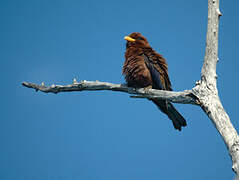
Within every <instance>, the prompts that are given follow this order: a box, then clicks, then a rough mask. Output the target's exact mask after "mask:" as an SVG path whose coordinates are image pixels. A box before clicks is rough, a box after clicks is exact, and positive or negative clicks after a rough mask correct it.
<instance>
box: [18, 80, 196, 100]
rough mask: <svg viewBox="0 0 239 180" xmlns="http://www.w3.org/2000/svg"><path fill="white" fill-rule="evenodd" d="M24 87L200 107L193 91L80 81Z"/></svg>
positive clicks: (29, 84)
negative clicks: (105, 92)
mask: <svg viewBox="0 0 239 180" xmlns="http://www.w3.org/2000/svg"><path fill="white" fill-rule="evenodd" d="M22 85H23V86H25V87H28V88H33V89H35V90H36V91H38V90H39V91H42V92H45V93H60V92H71V91H98V90H110V91H121V92H125V93H129V94H135V95H137V96H133V97H138V98H150V99H164V100H168V101H171V102H174V103H183V104H194V105H198V101H197V98H196V97H195V96H194V95H193V94H192V91H191V90H186V91H182V92H172V91H161V90H156V89H147V90H146V89H144V88H130V87H128V86H126V85H124V84H112V83H108V82H99V81H85V80H84V81H80V82H78V83H77V82H75V81H74V83H73V84H70V85H65V86H63V85H54V84H53V85H51V86H49V87H47V86H45V85H44V83H42V85H38V84H34V83H28V82H23V83H22Z"/></svg>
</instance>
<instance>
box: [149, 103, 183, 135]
mask: <svg viewBox="0 0 239 180" xmlns="http://www.w3.org/2000/svg"><path fill="white" fill-rule="evenodd" d="M152 101H153V102H154V104H156V105H157V107H158V108H159V109H160V110H161V111H162V112H163V113H165V114H166V115H167V116H168V117H169V119H171V120H172V122H173V126H174V128H175V129H177V130H179V131H181V128H182V126H187V122H186V120H185V119H184V117H183V116H182V115H181V114H180V113H179V112H178V111H177V110H176V109H175V107H174V106H173V104H171V103H170V102H167V101H165V100H152Z"/></svg>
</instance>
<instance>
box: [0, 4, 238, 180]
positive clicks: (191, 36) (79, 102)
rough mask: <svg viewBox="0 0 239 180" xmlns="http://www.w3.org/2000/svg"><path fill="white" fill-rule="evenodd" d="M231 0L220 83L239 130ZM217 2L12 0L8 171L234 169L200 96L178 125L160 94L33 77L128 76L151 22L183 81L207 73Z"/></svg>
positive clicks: (65, 175)
mask: <svg viewBox="0 0 239 180" xmlns="http://www.w3.org/2000/svg"><path fill="white" fill-rule="evenodd" d="M230 3H231V2H226V1H222V2H221V11H222V13H223V16H222V18H221V21H220V33H219V37H220V38H219V40H220V41H219V58H220V61H219V64H218V69H217V72H218V88H219V94H220V97H221V100H222V103H223V105H224V107H225V109H226V110H227V112H228V114H229V115H230V118H231V121H232V123H233V124H234V125H235V127H236V128H237V129H238V127H239V122H238V121H237V119H238V114H237V113H238V107H237V106H238V105H237V102H238V97H237V96H235V95H233V94H235V93H237V89H238V88H239V86H238V83H236V82H237V80H238V79H237V77H238V76H239V72H238V65H239V63H238V61H237V59H238V57H237V54H236V53H237V52H238V50H239V48H238V42H239V35H238V32H239V24H238V12H237V11H238V6H239V2H238V1H235V2H233V3H231V4H230ZM206 21H207V1H206V0H205V1H191V0H184V1H183V2H182V1H167V0H158V1H156V0H154V1H151V0H148V1H136V0H132V1H125V0H122V1H109V0H102V1H96V0H80V1H78V0H70V1H66V0H65V1H64V0H58V1H49V0H41V1H40V0H35V1H32V0H24V1H17V0H2V1H1V2H0V24H1V28H0V67H1V76H0V80H1V102H0V108H1V120H0V142H1V148H0V179H4V180H16V179H18V180H32V179H34V180H42V179H51V180H61V179H62V180H64V179H68V180H76V179H77V180H79V179H80V180H96V179H97V180H101V179H102V180H112V179H114V180H122V179H123V180H132V179H137V180H156V179H184V180H191V179H194V180H201V179H218V180H220V179H233V177H234V174H233V172H232V170H231V160H230V157H229V155H228V152H227V150H226V147H225V145H224V143H223V141H222V139H221V137H220V136H219V134H218V133H217V131H216V130H215V128H214V126H213V124H212V123H211V122H210V120H209V119H208V118H207V116H206V115H205V114H204V113H203V111H202V110H201V109H200V108H199V107H196V106H192V105H180V104H177V105H176V106H177V108H178V110H179V111H180V112H181V113H182V114H183V115H184V117H185V118H186V119H187V121H188V126H187V127H186V128H184V129H183V130H182V131H181V132H178V131H175V130H174V128H173V126H172V123H171V122H170V121H169V120H168V119H167V117H166V116H165V115H164V114H162V113H161V112H159V111H158V109H157V108H156V107H155V106H154V105H153V104H152V103H150V102H149V101H147V100H143V99H131V98H129V95H127V94H124V93H119V92H108V91H105V92H102V91H100V92H72V93H62V94H57V95H55V94H44V93H41V92H37V93H36V92H35V91H33V90H31V89H27V88H24V87H22V86H21V82H22V81H29V82H35V83H41V82H42V81H44V82H45V84H46V85H51V84H53V83H54V84H70V83H72V81H73V78H74V77H76V78H77V80H100V81H108V82H113V83H124V78H123V77H122V75H121V68H122V65H123V61H124V52H125V41H124V39H123V37H124V36H125V35H128V34H130V33H131V32H135V31H137V32H141V33H142V34H143V35H144V36H145V37H147V39H148V41H149V42H150V44H151V46H152V47H153V48H154V49H155V50H157V51H158V52H159V53H161V54H163V56H164V57H165V58H166V59H167V61H168V65H169V74H170V78H171V82H172V84H173V89H174V90H175V91H180V90H185V89H191V88H192V87H194V85H195V82H196V81H197V80H199V79H200V71H201V66H202V63H203V58H204V51H205V39H206V23H207V22H206Z"/></svg>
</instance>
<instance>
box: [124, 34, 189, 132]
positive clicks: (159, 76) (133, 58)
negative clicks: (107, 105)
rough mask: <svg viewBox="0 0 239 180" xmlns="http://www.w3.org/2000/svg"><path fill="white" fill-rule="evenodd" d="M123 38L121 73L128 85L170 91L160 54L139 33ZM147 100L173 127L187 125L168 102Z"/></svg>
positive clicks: (164, 62)
mask: <svg viewBox="0 0 239 180" xmlns="http://www.w3.org/2000/svg"><path fill="white" fill-rule="evenodd" d="M125 40H126V41H127V44H126V52H125V62H124V66H123V74H124V75H125V80H126V82H127V84H128V86H130V87H140V88H147V87H152V88H153V89H160V90H168V91H172V88H171V82H170V80H169V76H168V65H167V63H166V60H165V59H164V58H163V57H162V55H160V54H158V53H157V52H156V51H154V50H153V49H152V48H151V47H150V45H149V43H148V41H147V39H146V38H145V37H143V36H142V35H141V34H140V33H132V34H130V35H129V36H125ZM149 100H151V101H153V102H154V103H155V104H156V105H157V107H158V108H159V109H160V110H161V111H162V112H163V113H165V114H166V115H167V116H168V117H169V119H171V120H172V122H173V125H174V128H175V129H178V130H179V131H180V130H181V127H182V126H186V125H187V124H186V120H185V119H184V118H183V116H182V115H181V114H180V113H179V112H178V111H177V110H176V109H175V107H174V106H173V105H172V104H171V103H170V102H167V101H165V100H153V99H149Z"/></svg>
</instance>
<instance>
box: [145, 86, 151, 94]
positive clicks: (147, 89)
mask: <svg viewBox="0 0 239 180" xmlns="http://www.w3.org/2000/svg"><path fill="white" fill-rule="evenodd" d="M150 89H152V85H149V86H147V87H144V91H145V92H147V93H148V92H149V90H150Z"/></svg>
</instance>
